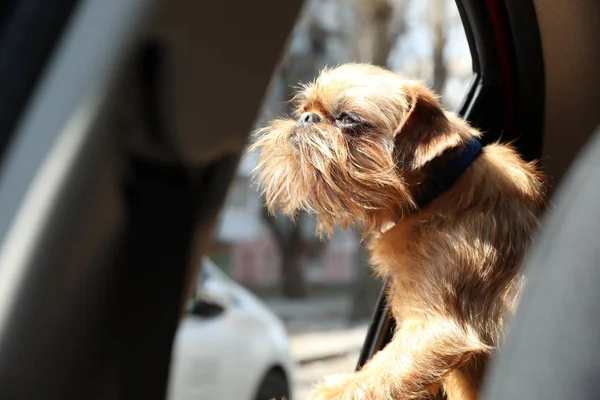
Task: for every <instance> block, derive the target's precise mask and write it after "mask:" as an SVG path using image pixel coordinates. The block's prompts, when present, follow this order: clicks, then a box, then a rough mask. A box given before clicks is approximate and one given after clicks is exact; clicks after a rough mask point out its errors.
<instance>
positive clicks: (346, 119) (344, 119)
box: [336, 113, 358, 126]
mask: <svg viewBox="0 0 600 400" xmlns="http://www.w3.org/2000/svg"><path fill="white" fill-rule="evenodd" d="M336 121H337V122H339V123H340V124H341V125H344V126H352V125H355V124H357V123H358V120H357V119H356V118H354V117H352V116H350V115H348V114H345V113H344V114H340V116H339V117H337V118H336Z"/></svg>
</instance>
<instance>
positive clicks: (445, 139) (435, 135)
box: [394, 83, 461, 171]
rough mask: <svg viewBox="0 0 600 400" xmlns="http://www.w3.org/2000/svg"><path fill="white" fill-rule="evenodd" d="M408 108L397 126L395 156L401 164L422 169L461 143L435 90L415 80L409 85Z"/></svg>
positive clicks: (401, 165)
mask: <svg viewBox="0 0 600 400" xmlns="http://www.w3.org/2000/svg"><path fill="white" fill-rule="evenodd" d="M405 95H406V96H407V99H408V104H409V107H408V111H407V113H406V115H405V117H404V118H403V120H402V121H401V122H400V125H399V127H398V128H397V129H396V132H395V133H394V134H395V137H394V141H395V156H396V159H397V160H398V163H399V167H400V168H403V169H410V170H413V171H415V170H418V169H420V168H422V167H423V166H425V165H426V164H427V163H428V162H430V161H431V160H433V159H434V158H436V157H437V156H439V155H440V154H442V153H443V152H444V151H445V150H448V149H450V148H452V147H455V146H457V145H458V144H460V142H461V136H460V134H459V133H458V132H457V131H456V130H455V129H453V127H452V124H451V123H450V121H449V120H448V118H447V117H446V114H445V113H444V110H443V108H442V106H441V104H440V102H439V100H438V99H437V97H436V96H435V94H433V92H431V91H430V90H429V89H427V88H426V87H424V86H422V85H420V84H418V83H411V84H408V85H407V86H406V87H405Z"/></svg>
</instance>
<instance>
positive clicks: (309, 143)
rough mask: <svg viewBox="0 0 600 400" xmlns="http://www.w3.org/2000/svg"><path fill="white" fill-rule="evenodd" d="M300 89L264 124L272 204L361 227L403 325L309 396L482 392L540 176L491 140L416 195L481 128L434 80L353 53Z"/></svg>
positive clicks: (536, 205) (533, 220)
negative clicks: (452, 173) (352, 60)
mask: <svg viewBox="0 0 600 400" xmlns="http://www.w3.org/2000/svg"><path fill="white" fill-rule="evenodd" d="M294 101H295V104H296V114H297V115H296V118H295V119H288V118H285V119H279V120H276V121H274V122H272V123H271V124H270V125H269V126H267V127H265V128H263V129H261V130H259V131H258V132H257V133H256V134H255V136H254V144H253V146H252V148H251V149H256V148H260V149H261V154H260V159H259V165H258V167H257V171H258V180H259V182H260V185H261V187H262V189H263V190H264V194H265V196H266V202H267V206H268V207H269V208H270V209H271V211H274V210H275V209H276V208H278V209H279V210H281V211H282V212H283V213H285V214H287V215H290V216H294V215H295V213H297V212H298V211H299V210H306V211H309V212H314V213H316V214H317V222H318V231H319V232H320V233H324V234H328V233H331V231H332V228H333V227H334V226H335V225H341V226H344V227H346V226H348V225H350V224H353V225H358V226H361V227H363V228H364V230H365V237H368V238H369V248H370V251H371V256H372V263H373V267H374V269H375V271H376V272H377V273H378V274H379V275H381V276H390V277H391V282H392V283H391V285H390V288H389V293H388V298H389V301H390V304H391V310H392V313H393V315H394V317H395V318H396V320H397V321H398V323H399V329H398V331H397V332H396V333H395V335H394V338H393V339H392V341H391V342H390V343H389V344H388V345H387V346H386V347H385V348H384V349H383V350H381V351H380V352H379V353H377V354H376V355H375V357H374V358H373V359H372V360H371V361H370V362H368V363H367V364H366V365H365V366H364V367H363V368H362V369H361V370H360V371H358V372H355V373H349V374H347V375H342V376H337V377H333V378H330V379H329V380H326V381H325V382H324V383H323V384H322V385H321V386H319V387H318V388H317V389H316V390H315V392H314V393H313V395H312V397H311V398H312V399H364V400H367V399H422V398H428V397H430V396H431V393H432V392H434V391H437V390H438V389H439V388H440V387H442V388H443V389H444V391H445V392H446V394H447V396H448V398H449V399H477V398H478V395H479V390H480V387H481V382H482V376H483V372H484V369H485V366H486V364H487V361H488V359H489V357H490V356H491V355H492V354H493V353H494V351H495V350H496V348H497V347H498V344H499V341H500V338H501V336H502V333H503V327H504V323H505V320H506V318H507V317H508V316H509V315H510V314H511V313H512V312H513V311H514V309H515V306H516V304H517V300H518V296H519V293H520V290H521V287H522V286H523V276H522V274H521V272H520V271H519V265H520V264H521V261H522V259H523V256H524V253H525V250H526V248H527V246H528V244H529V243H530V240H531V238H532V235H533V234H534V233H535V231H536V228H537V226H538V217H539V215H540V211H541V210H542V209H543V207H544V185H543V179H542V176H541V174H540V173H539V172H538V170H537V169H536V167H535V165H533V164H530V163H526V162H524V161H523V160H522V159H521V158H520V157H519V156H518V155H517V153H516V152H515V151H514V150H513V149H512V148H511V147H509V146H506V145H502V144H491V145H488V146H485V147H483V149H481V150H480V152H479V153H478V154H477V155H476V156H475V157H473V158H474V159H473V160H471V162H470V163H468V164H467V165H466V166H465V167H464V168H463V169H462V170H461V171H460V172H461V173H460V174H459V175H457V179H455V180H454V181H452V182H451V185H450V187H449V188H447V190H443V191H441V192H440V193H435V192H434V195H430V196H429V197H431V198H429V199H426V200H427V201H425V202H423V201H421V202H420V201H419V199H421V198H423V196H424V195H425V197H427V192H428V189H427V187H428V184H430V183H431V182H430V178H431V177H432V176H433V175H434V174H438V175H439V173H440V171H444V168H445V167H446V166H448V165H450V164H452V163H455V162H456V160H457V159H459V158H460V157H463V156H464V154H463V153H464V152H463V150H464V149H465V148H467V147H468V145H469V143H479V142H478V140H477V139H478V138H479V137H480V135H481V134H480V132H478V131H477V130H475V129H473V128H471V127H470V126H469V125H468V124H467V123H466V122H465V121H463V120H461V119H460V118H459V117H457V116H456V115H455V114H453V113H450V112H447V111H444V110H443V109H442V107H441V105H440V103H439V102H438V100H437V98H436V96H435V95H434V94H433V93H432V92H431V91H429V90H428V89H427V88H425V87H424V86H423V85H421V84H419V83H417V82H414V81H408V80H404V79H402V78H401V77H399V76H398V75H396V74H394V73H392V72H390V71H386V70H384V69H381V68H378V67H375V66H370V65H364V64H347V65H342V66H340V67H337V68H334V69H328V70H325V71H323V72H322V73H321V75H320V76H319V77H318V79H317V80H316V81H315V82H313V83H312V84H309V85H307V86H305V87H303V89H302V90H301V91H300V93H298V95H297V96H296V97H295V99H294ZM477 150H478V151H479V148H477Z"/></svg>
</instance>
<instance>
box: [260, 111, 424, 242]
mask: <svg viewBox="0 0 600 400" xmlns="http://www.w3.org/2000/svg"><path fill="white" fill-rule="evenodd" d="M257 148H260V149H261V153H260V156H259V162H258V166H257V168H256V172H257V178H258V182H259V185H260V187H261V189H262V192H263V194H264V196H265V200H266V204H267V207H268V208H269V210H270V211H271V212H275V209H279V210H280V211H281V212H283V213H284V214H287V215H289V216H291V217H292V218H294V217H295V216H296V215H297V213H298V212H299V211H307V212H311V213H315V214H316V215H317V230H318V233H320V234H331V233H332V230H333V228H334V227H335V226H337V225H340V226H342V227H344V228H345V227H347V226H348V225H359V226H362V227H364V229H365V232H366V233H369V232H372V231H376V230H379V229H381V227H382V225H383V224H385V223H387V222H390V221H389V220H390V219H393V218H397V217H399V216H400V215H401V214H402V213H403V212H404V211H405V210H407V209H409V208H412V207H413V206H414V204H413V202H412V198H411V196H410V195H409V193H408V190H407V188H406V185H405V183H404V181H403V179H402V177H401V175H400V174H399V171H398V169H397V167H396V163H395V161H394V141H393V138H391V137H389V135H385V134H383V133H378V132H375V131H372V132H361V134H360V135H357V136H351V135H344V134H342V133H341V132H340V131H339V130H338V129H337V128H336V127H335V126H332V125H327V124H314V125H311V126H310V127H302V128H298V127H296V124H295V121H292V120H288V119H281V120H276V121H274V122H272V123H271V124H270V125H269V126H267V127H265V128H263V129H260V130H258V131H257V132H256V133H255V135H254V143H253V145H252V146H251V151H252V150H255V149H257Z"/></svg>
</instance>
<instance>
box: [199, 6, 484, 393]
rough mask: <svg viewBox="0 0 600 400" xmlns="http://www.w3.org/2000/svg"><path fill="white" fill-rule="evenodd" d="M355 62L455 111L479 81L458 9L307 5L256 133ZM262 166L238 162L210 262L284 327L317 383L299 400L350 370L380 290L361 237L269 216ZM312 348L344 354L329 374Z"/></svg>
mask: <svg viewBox="0 0 600 400" xmlns="http://www.w3.org/2000/svg"><path fill="white" fill-rule="evenodd" d="M350 61H358V62H368V63H374V64H378V65H381V66H384V67H386V68H388V69H391V70H392V71H395V72H398V73H400V74H402V75H405V76H406V77H410V78H413V79H417V80H422V81H424V82H425V83H426V84H427V85H429V86H430V87H431V88H433V90H435V91H436V92H437V93H439V94H440V95H441V96H442V97H441V100H442V102H443V104H444V106H445V107H447V108H449V109H454V110H457V109H458V108H459V107H460V105H461V102H462V100H463V98H464V97H465V94H466V93H467V91H468V90H469V87H470V85H471V83H472V81H473V76H474V75H473V68H472V59H471V55H470V50H469V44H468V42H467V39H466V35H465V31H464V28H463V26H462V23H461V19H460V15H459V12H458V9H457V6H456V3H455V2H454V1H451V0H426V1H414V0H413V1H410V0H390V1H371V0H364V1H356V2H347V1H342V0H310V1H307V2H306V4H305V6H304V9H303V12H302V13H301V16H300V17H299V19H298V21H297V23H296V27H295V29H294V31H293V33H292V36H291V38H290V42H289V46H288V49H287V51H286V52H285V54H284V55H283V57H282V60H281V63H280V67H279V69H278V70H277V71H276V73H275V74H274V76H273V78H272V83H271V86H270V89H269V91H268V93H267V96H266V98H265V100H264V102H263V104H262V107H261V112H260V114H259V117H258V119H257V123H256V127H260V126H262V125H264V124H265V123H267V122H268V121H270V120H271V119H273V118H275V117H277V116H280V115H285V114H288V113H290V112H291V109H290V103H289V102H288V100H290V98H291V97H292V96H293V93H294V90H295V89H296V88H298V86H299V84H300V83H307V82H310V81H312V80H313V79H314V78H315V77H316V76H317V75H318V73H319V72H320V71H321V70H322V69H323V68H324V67H326V66H335V65H337V64H342V63H346V62H350ZM256 163H257V154H256V153H250V154H247V155H246V156H245V157H244V158H243V159H242V161H241V163H240V165H239V168H238V173H237V177H236V179H235V181H234V183H233V188H232V189H231V190H230V191H229V197H228V201H227V203H226V204H225V207H224V209H223V211H222V215H221V219H220V224H219V226H218V229H217V234H216V236H215V238H214V241H213V247H212V249H211V251H210V252H209V255H210V258H211V259H212V260H213V261H214V262H215V263H216V264H217V265H218V266H219V268H220V270H221V271H224V272H225V273H227V274H228V275H229V276H230V277H232V278H233V279H234V280H235V281H237V282H238V283H240V284H242V285H244V286H246V287H247V288H250V289H251V290H252V291H253V292H254V293H255V294H257V295H258V297H260V298H261V299H262V300H263V301H264V302H265V303H266V304H267V306H268V307H269V308H270V309H271V310H272V311H273V312H274V313H275V314H276V315H277V316H278V318H280V319H281V320H283V321H284V323H285V327H286V329H287V332H288V336H289V338H290V340H291V343H292V347H293V348H294V346H295V345H296V344H297V346H298V349H300V350H297V351H298V354H296V355H295V357H296V359H297V361H301V362H302V366H301V367H300V372H299V373H300V374H303V376H311V378H310V379H305V380H303V381H302V382H303V383H301V384H298V385H297V386H295V387H294V388H293V394H294V396H293V397H294V398H297V399H302V398H304V397H305V396H306V394H307V391H308V390H309V388H310V387H311V386H312V385H313V384H314V383H315V382H316V380H317V379H320V378H321V377H322V376H323V375H325V374H330V373H337V372H345V371H351V370H353V369H354V367H355V365H356V362H357V359H358V354H359V350H360V348H361V346H362V343H363V340H364V337H365V335H366V332H367V325H368V321H370V319H371V316H372V312H373V309H374V306H375V303H376V301H377V299H378V296H379V294H380V291H381V286H382V282H381V281H380V280H377V279H375V278H373V274H372V273H371V271H370V270H369V268H368V267H367V264H368V260H367V254H366V251H365V249H364V246H363V243H361V236H360V232H359V231H357V230H354V229H352V228H350V229H347V230H344V229H342V228H339V229H336V230H335V232H334V235H333V236H332V237H331V238H330V239H327V240H325V241H321V240H320V239H319V238H318V237H317V236H316V235H315V226H316V223H315V218H314V217H313V216H310V215H308V214H302V213H301V214H300V215H298V217H297V219H296V224H294V223H293V222H292V221H291V220H289V219H288V218H286V217H283V216H281V215H275V216H273V215H270V214H269V213H267V212H266V211H265V209H264V208H263V202H264V201H263V199H262V198H261V194H260V193H259V192H258V191H257V188H256V186H255V185H254V184H253V183H252V171H253V169H254V168H255V167H256ZM309 339H312V340H309ZM309 342H312V343H317V344H318V343H319V342H322V343H332V342H333V343H336V345H339V346H338V347H337V348H338V351H340V354H338V355H337V356H335V357H332V358H331V360H332V361H331V362H328V363H325V364H326V365H325V366H324V364H323V363H311V362H304V361H306V360H303V358H302V357H307V356H306V355H303V354H301V353H302V351H304V352H306V353H310V352H311V351H319V350H315V349H314V348H309V347H310V346H309V345H305V344H306V343H309ZM340 343H341V345H340ZM303 346H304V347H303ZM314 346H315V347H318V345H314ZM323 347H325V348H327V347H335V346H333V345H327V344H325V345H323ZM321 351H323V350H322V349H321ZM315 371H319V373H316V372H315ZM304 374H306V375H304Z"/></svg>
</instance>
